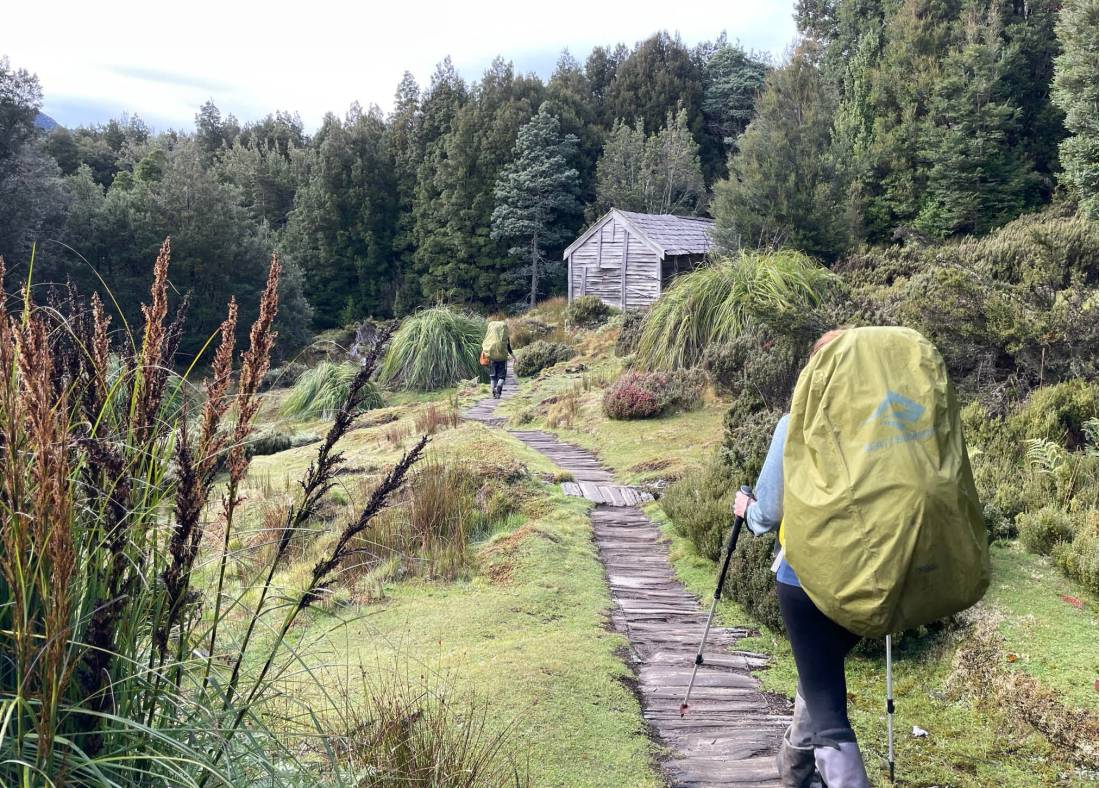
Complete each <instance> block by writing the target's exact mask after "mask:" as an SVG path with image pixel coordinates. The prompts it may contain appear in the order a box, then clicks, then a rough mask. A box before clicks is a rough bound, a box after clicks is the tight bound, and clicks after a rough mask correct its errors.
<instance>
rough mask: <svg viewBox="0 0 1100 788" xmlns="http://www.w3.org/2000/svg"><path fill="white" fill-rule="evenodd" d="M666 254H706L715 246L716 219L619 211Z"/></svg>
mask: <svg viewBox="0 0 1100 788" xmlns="http://www.w3.org/2000/svg"><path fill="white" fill-rule="evenodd" d="M619 214H620V215H622V216H623V217H624V218H625V219H626V220H627V222H629V223H630V224H631V225H633V226H634V228H635V229H636V230H637V231H638V232H640V233H642V234H643V235H645V236H646V237H647V238H648V239H649V240H650V241H652V242H653V243H654V244H655V245H657V246H659V247H661V249H663V250H664V253H665V254H666V255H680V254H704V253H705V252H707V251H708V250H709V249H710V248H711V246H713V243H714V242H713V240H712V236H713V234H714V220H713V219H703V218H699V217H694V216H674V215H673V214H670V213H634V212H633V211H619Z"/></svg>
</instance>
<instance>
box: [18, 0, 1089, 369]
mask: <svg viewBox="0 0 1100 788" xmlns="http://www.w3.org/2000/svg"><path fill="white" fill-rule="evenodd" d="M795 13H796V18H797V22H798V26H799V31H800V38H799V40H798V42H797V43H796V44H795V45H793V47H792V49H791V50H790V51H789V52H788V53H787V55H786V56H785V58H784V59H783V61H782V62H774V61H773V59H772V58H770V57H769V56H767V55H765V54H761V53H757V52H751V51H746V50H745V49H744V48H742V47H741V46H739V45H737V44H734V43H731V42H730V41H729V40H727V38H726V36H725V34H723V35H721V36H719V37H718V38H717V39H716V40H714V41H709V42H704V43H700V44H698V45H696V46H694V47H689V46H687V45H685V44H684V43H683V42H682V41H681V40H680V39H679V38H678V37H677V36H673V35H670V34H668V33H664V32H662V33H658V34H656V35H653V36H652V37H650V38H648V39H646V40H644V41H641V42H639V43H637V44H636V45H634V46H633V47H632V48H631V47H628V46H626V45H624V44H617V45H614V46H604V47H597V48H595V49H593V50H592V51H591V52H590V53H588V55H587V57H586V58H585V59H584V62H583V63H582V62H581V61H580V60H578V59H576V58H575V57H573V56H572V55H570V54H569V53H568V51H566V52H563V54H562V56H561V58H560V60H559V61H558V63H557V67H556V68H555V70H554V72H553V74H552V75H551V76H550V78H549V80H547V81H546V82H545V83H544V82H543V81H542V80H541V79H539V78H538V77H536V76H534V75H532V74H519V73H516V71H515V69H514V68H513V66H512V64H510V63H507V62H504V61H503V60H501V59H497V60H495V61H494V62H493V63H492V65H491V66H490V67H489V68H488V70H487V71H486V72H485V73H484V75H483V76H482V78H481V79H480V80H479V81H477V82H473V83H468V82H466V81H465V80H464V79H462V78H461V77H460V76H459V74H458V73H457V71H456V69H455V68H454V66H453V64H452V63H451V61H450V60H449V59H444V60H443V61H442V62H441V63H440V64H439V65H438V66H437V67H436V70H435V73H434V74H433V75H432V77H431V79H430V82H429V83H428V85H427V86H421V85H419V84H418V83H417V82H416V80H415V79H414V77H413V76H412V74H410V73H406V74H405V76H404V78H403V79H402V80H401V82H400V84H399V85H398V86H397V90H396V94H395V99H394V102H393V108H392V110H391V111H390V112H389V113H388V114H387V113H383V112H382V111H381V110H380V109H379V108H378V107H377V106H374V105H371V106H369V107H367V108H364V107H361V106H359V105H358V104H355V105H353V106H352V107H351V108H350V109H348V111H347V112H346V113H345V114H344V115H343V117H339V116H337V115H335V114H331V113H330V114H328V115H326V116H325V117H324V119H323V120H322V121H321V123H320V126H319V127H318V128H317V130H316V132H315V133H312V134H309V133H307V131H306V126H305V124H304V123H303V120H302V119H301V118H300V117H299V115H298V114H296V113H294V112H282V111H280V112H275V113H273V114H271V115H269V116H267V117H266V118H264V119H262V120H259V121H255V122H248V123H243V124H242V123H241V122H239V121H238V120H237V119H236V118H235V117H234V116H233V115H232V114H223V112H222V111H221V110H220V109H219V108H218V107H217V106H215V105H214V103H213V102H208V103H206V104H205V105H204V106H203V107H202V108H201V110H200V111H199V112H198V114H197V115H196V117H195V127H194V129H193V130H191V131H176V130H168V131H164V132H160V133H153V132H151V130H150V129H149V128H148V127H147V126H146V125H145V124H144V123H143V122H142V121H141V120H140V119H139V118H138V117H136V116H131V117H125V118H121V119H118V120H112V121H110V122H108V123H106V124H104V125H100V126H93V127H82V128H76V129H67V128H63V127H57V128H53V129H50V130H48V131H46V130H43V129H40V128H38V126H37V125H36V123H35V119H36V117H37V116H38V113H39V110H40V107H41V105H42V100H43V90H48V87H49V86H48V85H47V86H42V85H40V84H39V81H38V79H37V78H36V77H35V76H34V75H33V74H31V73H29V72H27V71H26V70H23V69H20V68H19V64H12V63H9V62H8V60H6V59H4V60H0V255H2V256H3V257H4V258H6V260H7V264H8V265H7V269H8V275H9V276H10V277H12V278H13V279H15V278H22V277H24V276H26V274H27V271H28V267H29V266H31V265H32V248H33V249H34V255H33V266H34V268H33V281H34V282H37V283H47V282H63V281H65V280H72V281H74V283H75V284H76V285H77V286H78V287H80V288H81V289H82V290H85V291H88V290H90V289H93V288H97V289H100V290H101V292H105V291H109V292H110V294H111V296H112V297H113V299H114V300H115V301H116V302H117V308H118V310H119V311H120V312H121V315H122V317H124V318H125V319H126V320H129V321H131V322H133V321H134V320H135V319H137V318H138V317H139V314H138V312H137V309H138V307H137V304H138V303H139V295H140V294H141V293H142V292H144V291H145V290H146V289H147V287H148V280H149V276H150V269H151V265H152V262H153V260H154V259H155V257H156V253H157V249H158V248H159V245H160V243H161V242H162V241H163V239H164V237H165V236H166V235H171V237H172V255H173V273H172V285H173V287H174V293H175V296H174V297H176V298H177V299H182V297H183V295H184V294H186V293H188V292H190V293H193V294H194V296H193V297H192V298H191V299H190V300H189V304H188V309H189V313H190V316H189V320H188V326H189V329H188V333H187V335H186V336H185V337H184V338H183V342H182V344H181V352H183V353H185V354H193V353H194V352H195V351H197V349H198V348H200V347H201V346H202V344H203V343H204V342H205V341H206V338H207V337H208V336H210V334H211V333H212V332H214V331H215V329H216V328H217V326H218V324H219V322H220V315H221V314H222V312H223V309H224V304H225V303H226V301H228V299H229V296H230V294H231V293H235V294H236V295H237V298H238V300H239V301H240V305H241V320H240V322H239V325H240V326H246V325H248V323H249V322H250V321H251V319H252V318H253V317H254V315H255V313H256V310H257V308H258V302H259V296H260V293H261V289H262V286H263V282H264V271H265V270H266V265H267V260H268V258H269V255H270V252H271V250H273V249H275V250H278V252H279V254H280V256H281V258H282V261H283V266H284V274H283V278H282V281H281V284H280V287H281V289H282V293H281V304H280V313H279V323H280V325H279V332H280V337H281V339H280V349H281V352H283V353H284V354H286V353H290V352H292V351H293V348H295V347H296V346H300V345H301V344H302V343H303V342H304V341H306V340H307V339H308V336H309V334H310V333H311V332H312V331H316V330H322V329H326V328H330V327H334V326H338V325H343V324H346V323H348V322H351V321H354V320H357V319H360V318H364V317H388V316H393V315H398V316H399V315H404V314H408V313H410V312H411V311H413V310H415V309H417V308H418V307H420V306H423V305H428V304H434V303H438V302H449V303H455V304H461V305H466V306H469V307H471V308H474V309H479V310H483V311H484V310H500V309H508V308H509V307H511V306H514V305H519V304H522V303H525V302H528V301H530V300H532V299H536V298H541V297H544V296H546V295H551V294H554V293H557V292H561V291H563V290H564V275H563V267H562V264H561V259H560V258H561V250H562V248H563V247H564V246H565V245H567V244H568V243H569V242H570V241H571V240H572V238H574V237H575V235H576V233H577V232H578V231H579V230H580V229H581V228H582V227H583V226H584V224H585V223H586V222H588V221H591V220H592V219H594V218H595V217H596V216H598V215H599V214H600V213H601V212H603V211H604V210H606V209H607V208H608V207H610V206H612V205H614V206H616V207H619V208H623V209H627V210H639V211H649V212H669V213H680V214H705V215H711V216H713V217H714V218H715V219H716V220H717V222H718V232H719V237H720V241H721V243H722V245H723V246H725V247H726V248H739V247H745V246H750V247H751V246H768V247H771V246H780V245H784V246H790V247H795V248H798V249H800V250H803V251H805V252H808V253H809V254H812V255H814V256H816V257H818V258H819V259H821V260H823V261H825V262H832V261H835V260H837V259H839V258H841V257H843V256H845V255H848V254H850V253H852V252H855V251H858V250H859V249H861V248H865V247H866V246H868V245H889V244H909V243H928V242H933V241H938V240H941V239H950V238H953V237H958V236H963V235H983V234H986V233H988V232H990V231H991V230H993V229H995V228H998V227H1000V226H1002V225H1004V224H1006V223H1007V222H1009V221H1011V220H1012V219H1014V218H1016V217H1018V216H1019V215H1021V214H1023V213H1027V212H1030V211H1034V210H1036V209H1039V208H1041V207H1043V206H1044V205H1046V204H1048V203H1050V202H1051V201H1052V200H1059V201H1064V202H1071V201H1078V202H1080V203H1081V204H1082V205H1083V206H1084V208H1083V210H1086V211H1089V212H1092V213H1093V214H1094V213H1095V203H1096V181H1097V141H1096V129H1097V102H1096V93H1097V88H1096V37H1095V30H1096V3H1095V0H1066V2H1064V3H1062V2H1056V0H1034V1H1033V2H1022V0H996V1H995V2H976V1H975V0H800V2H799V3H798V4H797V8H796V12H795Z"/></svg>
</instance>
